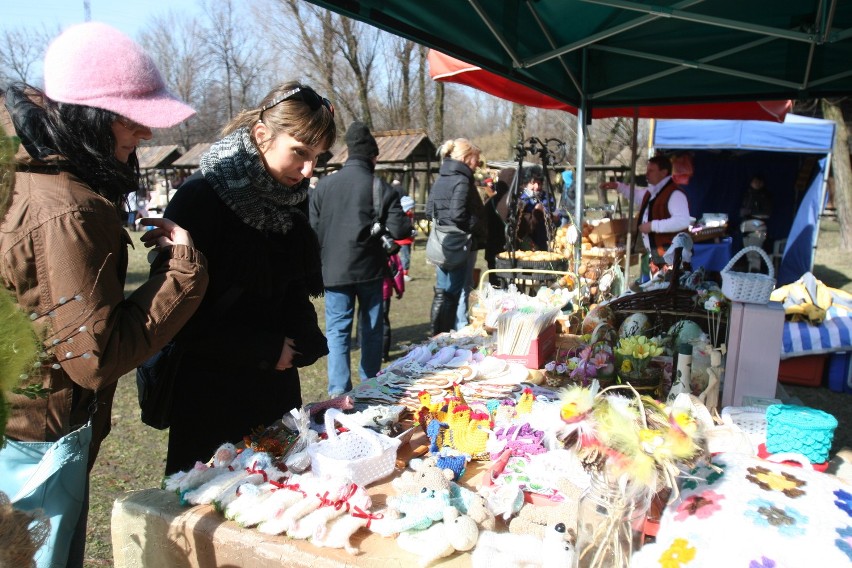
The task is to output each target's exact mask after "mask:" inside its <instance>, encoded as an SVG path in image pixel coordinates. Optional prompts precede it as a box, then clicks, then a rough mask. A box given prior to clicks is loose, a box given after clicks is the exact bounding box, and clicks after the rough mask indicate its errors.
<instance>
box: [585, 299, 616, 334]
mask: <svg viewBox="0 0 852 568" xmlns="http://www.w3.org/2000/svg"><path fill="white" fill-rule="evenodd" d="M601 323H605V324H608V325H609V326H610V327H613V328H615V313H614V312H613V311H612V308H610V307H609V306H607V305H601V304H598V305H597V306H595V307H594V308H592V309H591V310H589V313H588V314H586V317H585V318H583V328H582V331H583V334H587V333H592V332H594V331H595V328H596V327H598V324H601Z"/></svg>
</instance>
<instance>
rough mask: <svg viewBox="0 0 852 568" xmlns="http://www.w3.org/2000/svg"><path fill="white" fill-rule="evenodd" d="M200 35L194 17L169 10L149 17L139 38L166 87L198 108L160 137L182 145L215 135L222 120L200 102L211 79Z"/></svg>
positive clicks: (188, 145)
mask: <svg viewBox="0 0 852 568" xmlns="http://www.w3.org/2000/svg"><path fill="white" fill-rule="evenodd" d="M203 34H204V31H203V30H202V27H201V25H200V24H199V23H198V22H197V21H196V20H195V19H194V18H188V17H186V16H184V15H182V14H180V13H176V12H174V11H169V12H167V13H165V14H163V15H160V16H155V17H153V18H151V19H150V20H149V22H148V24H147V25H146V26H145V28H144V30H143V31H142V33H141V34H140V38H139V42H140V44H141V45H142V46H144V48H145V50H146V51H147V52H148V53H149V54H151V56H152V57H153V58H154V59H155V60H156V61H157V66H158V67H159V68H160V72H161V73H162V75H163V80H164V81H165V82H166V84H167V85H168V86H169V88H170V89H171V90H172V91H174V93H175V94H177V95H178V96H179V97H180V98H182V99H183V100H184V101H186V102H187V103H189V104H190V105H191V106H192V107H194V108H195V109H196V110H197V111H198V114H197V115H196V117H195V118H194V119H193V120H191V121H189V122H184V123H181V124H179V125H178V126H176V127H174V128H172V129H169V133H168V135H167V136H164V138H166V137H171V139H172V141H173V142H175V143H178V144H181V145H182V146H184V147H185V148H189V147H190V146H192V144H194V143H195V142H200V141H206V140H212V139H213V138H215V137H216V135H217V131H218V130H219V128H220V127H221V124H222V119H223V117H222V116H221V114H220V113H219V112H217V110H218V109H216V108H215V107H214V108H210V107H208V106H207V105H204V104H202V103H203V102H204V93H205V92H207V91H208V90H209V89H210V83H211V82H212V76H211V74H210V72H211V70H212V65H211V62H212V57H211V55H210V53H209V52H208V51H207V50H206V48H205V43H204V41H203V39H202V37H203Z"/></svg>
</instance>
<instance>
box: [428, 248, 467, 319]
mask: <svg viewBox="0 0 852 568" xmlns="http://www.w3.org/2000/svg"><path fill="white" fill-rule="evenodd" d="M475 265H476V251H475V250H472V251H470V253H468V257H467V262H466V263H465V264H464V266H460V267H458V268H454V269H453V270H450V271H445V270H441V269H440V268H438V267H437V266H436V267H435V287H436V288H442V289H444V290H446V291H447V292H449V293H450V294H452V295H458V298H459V305H458V308H457V309H456V326H455V328H456V329H457V330H458V329H461V328H463V327H464V326H466V325H467V304H468V293H469V292H470V290H471V285H472V283H473V267H474V266H475Z"/></svg>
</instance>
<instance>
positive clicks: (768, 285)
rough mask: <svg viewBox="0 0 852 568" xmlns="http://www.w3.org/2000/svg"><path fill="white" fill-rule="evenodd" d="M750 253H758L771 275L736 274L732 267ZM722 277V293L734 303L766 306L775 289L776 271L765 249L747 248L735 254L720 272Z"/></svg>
mask: <svg viewBox="0 0 852 568" xmlns="http://www.w3.org/2000/svg"><path fill="white" fill-rule="evenodd" d="M749 252H756V253H758V254H759V255H760V257H761V258H762V259H763V260H764V262H765V263H766V266H767V268H768V269H769V274H768V275H767V274H760V273H757V272H734V271H733V270H731V267H732V266H733V265H734V263H736V262H737V261H738V260H739V259H740V257H741V256H743V255H744V254H746V253H749ZM720 274H721V275H722V293H723V294H724V295H725V297H726V298H728V299H729V300H731V301H733V302H743V303H746V304H766V303H768V302H769V296H770V295H771V294H772V290H774V289H775V269H774V268H773V266H772V261H770V260H769V256H767V254H766V253H765V252H763V249H761V248H759V247H745V248H743V249H742V250H741V251H740V252H738V253H737V254H735V255H734V256H733V257H732V258H731V260H730V261H728V264H726V265H725V268H723V269H722V270H721V272H720Z"/></svg>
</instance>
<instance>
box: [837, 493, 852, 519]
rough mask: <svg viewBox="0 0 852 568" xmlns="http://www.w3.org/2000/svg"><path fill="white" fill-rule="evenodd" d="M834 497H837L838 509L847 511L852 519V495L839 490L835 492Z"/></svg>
mask: <svg viewBox="0 0 852 568" xmlns="http://www.w3.org/2000/svg"><path fill="white" fill-rule="evenodd" d="M834 496H835V497H837V500H836V501H835V502H834V504H835V505H837V508H838V509H840V510H841V511H845V512H846V514H847V515H849V516H850V517H852V494H850V493H847V492H846V491H844V490H843V489H838V490H837V491H835V492H834Z"/></svg>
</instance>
